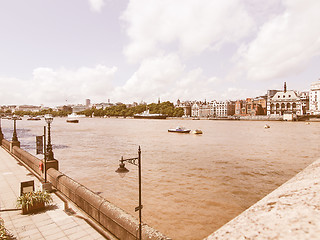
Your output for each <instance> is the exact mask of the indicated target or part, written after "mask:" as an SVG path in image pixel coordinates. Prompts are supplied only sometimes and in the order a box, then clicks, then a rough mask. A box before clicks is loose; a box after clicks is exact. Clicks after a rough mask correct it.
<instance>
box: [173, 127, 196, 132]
mask: <svg viewBox="0 0 320 240" xmlns="http://www.w3.org/2000/svg"><path fill="white" fill-rule="evenodd" d="M190 131H191V130H190V129H186V128H184V127H176V128H171V129H168V132H175V133H189V132H190Z"/></svg>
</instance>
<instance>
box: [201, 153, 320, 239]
mask: <svg viewBox="0 0 320 240" xmlns="http://www.w3.org/2000/svg"><path fill="white" fill-rule="evenodd" d="M319 176H320V159H318V160H317V161H315V162H314V163H312V164H311V165H309V166H308V167H307V168H306V169H304V170H303V171H301V172H300V173H298V174H297V175H296V176H295V177H293V178H292V179H290V180H289V181H288V182H286V183H284V184H283V185H281V186H280V187H279V188H277V189H276V190H275V191H273V192H271V193H270V194H268V195H267V196H266V197H264V198H263V199H261V200H260V201H259V202H257V203H256V204H254V205H253V206H251V207H250V208H249V209H247V210H246V211H244V212H243V213H242V214H240V215H239V216H237V217H236V218H234V219H233V220H231V221H230V222H228V223H227V224H225V225H224V226H222V227H221V228H220V229H218V230H217V231H216V232H214V233H213V234H211V235H210V236H208V237H207V238H206V240H213V239H288V240H289V239H290V240H291V239H309V240H312V239H319V236H320V177H319Z"/></svg>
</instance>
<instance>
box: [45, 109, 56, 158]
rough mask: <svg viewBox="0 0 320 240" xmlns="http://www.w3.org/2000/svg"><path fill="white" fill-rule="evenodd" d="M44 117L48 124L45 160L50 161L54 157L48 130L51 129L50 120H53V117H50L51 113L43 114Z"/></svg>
mask: <svg viewBox="0 0 320 240" xmlns="http://www.w3.org/2000/svg"><path fill="white" fill-rule="evenodd" d="M44 118H45V120H46V122H47V124H48V144H47V148H46V149H47V151H46V153H45V154H46V155H47V157H46V160H47V161H51V160H54V157H53V152H52V145H51V135H50V132H51V131H50V130H51V128H50V127H51V123H52V121H53V117H52V115H51V114H47V115H45V116H44Z"/></svg>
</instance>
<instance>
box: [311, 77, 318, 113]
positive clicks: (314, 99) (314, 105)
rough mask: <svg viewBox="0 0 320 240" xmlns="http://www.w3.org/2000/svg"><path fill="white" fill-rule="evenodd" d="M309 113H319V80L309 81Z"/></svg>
mask: <svg viewBox="0 0 320 240" xmlns="http://www.w3.org/2000/svg"><path fill="white" fill-rule="evenodd" d="M309 113H310V114H311V115H318V114H320V80H318V81H317V82H313V83H311V88H310V93H309Z"/></svg>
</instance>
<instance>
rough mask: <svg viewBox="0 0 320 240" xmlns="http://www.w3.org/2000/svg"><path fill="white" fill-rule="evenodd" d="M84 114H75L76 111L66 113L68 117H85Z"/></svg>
mask: <svg viewBox="0 0 320 240" xmlns="http://www.w3.org/2000/svg"><path fill="white" fill-rule="evenodd" d="M85 117H86V115H84V114H77V113H71V114H69V115H68V118H85Z"/></svg>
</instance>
